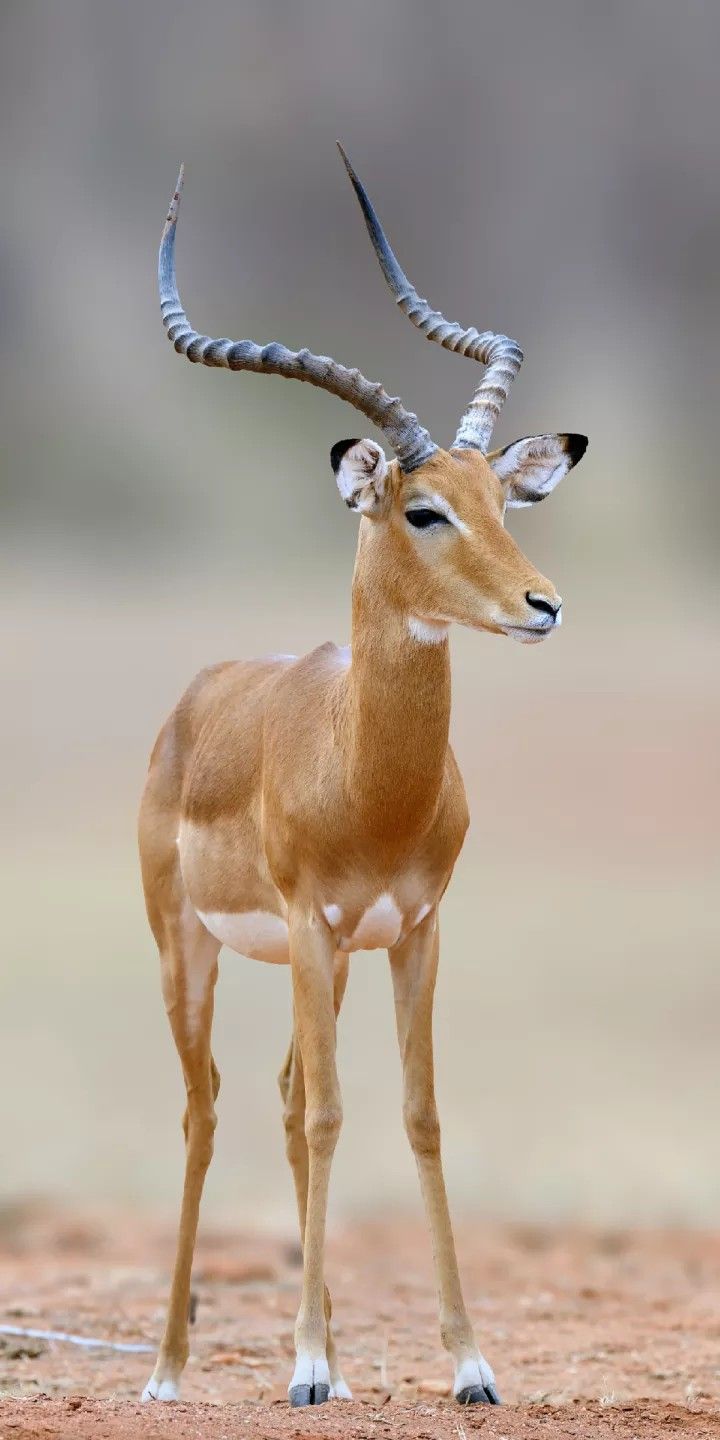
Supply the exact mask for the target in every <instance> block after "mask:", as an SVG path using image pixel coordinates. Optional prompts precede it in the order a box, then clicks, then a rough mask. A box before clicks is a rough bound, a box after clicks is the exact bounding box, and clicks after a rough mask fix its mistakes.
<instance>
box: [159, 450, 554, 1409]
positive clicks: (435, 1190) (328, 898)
mask: <svg viewBox="0 0 720 1440" xmlns="http://www.w3.org/2000/svg"><path fill="white" fill-rule="evenodd" d="M491 459H492V457H491ZM388 479H389V484H388V485H387V488H386V492H385V494H384V495H383V497H381V502H379V503H378V513H376V514H375V515H373V517H372V518H363V519H362V521H361V526H360V538H359V544H358V552H357V561H356V566H355V575H354V581H353V606H352V646H351V656H352V659H351V664H350V665H349V666H348V664H347V663H346V660H345V659H344V658H343V656H342V654H341V652H339V651H338V650H337V649H336V647H335V646H334V645H332V644H326V645H322V646H320V648H319V649H317V650H315V651H313V652H312V653H311V654H309V655H307V656H305V657H303V658H302V659H299V660H296V661H288V660H258V661H252V662H239V663H228V664H224V665H217V666H214V667H213V668H211V669H209V670H206V671H203V672H202V673H201V674H200V675H199V676H198V677H197V679H196V680H195V681H194V682H193V684H192V685H191V686H190V688H189V690H188V691H187V692H186V694H185V695H184V696H183V698H182V700H181V701H180V703H179V705H178V706H177V709H176V710H175V711H174V712H173V714H172V715H171V716H170V719H169V720H168V721H167V723H166V725H165V726H164V728H163V730H162V732H161V734H160V736H159V738H158V741H157V743H156V745H155V749H154V751H153V754H152V759H151V762H150V772H149V776H148V780H147V786H146V789H145V794H144V797H143V802H142V809H141V815H140V847H141V856H142V873H143V883H144V888H145V895H146V901H147V909H148V915H149V918H150V923H151V926H152V929H153V932H154V934H155V938H156V940H157V943H158V947H159V949H160V954H161V958H162V969H163V986H164V994H165V1000H166V1004H167V1006H168V1012H169V1015H170V1020H171V1024H172V1028H173V1034H174V1037H175V1041H176V1044H177V1047H178V1051H179V1054H180V1058H181V1061H182V1065H183V1072H184V1076H185V1081H186V1085H187V1090H188V1110H187V1117H186V1137H187V1173H186V1182H185V1192H184V1199H183V1209H182V1216H181V1221H180V1234H179V1239H178V1252H177V1259H176V1266H175V1275H174V1279H173V1286H172V1293H171V1299H170V1308H169V1314H168V1320H167V1327H166V1332H165V1337H164V1340H163V1343H162V1347H161V1350H160V1354H159V1357H158V1362H157V1366H156V1370H155V1375H154V1381H153V1383H154V1385H155V1390H156V1391H157V1389H158V1388H159V1387H160V1386H161V1385H162V1384H163V1383H164V1382H169V1383H170V1384H171V1385H176V1384H177V1382H178V1380H179V1376H180V1372H181V1370H182V1368H183V1365H184V1363H185V1360H186V1358H187V1349H188V1347H187V1308H188V1296H189V1287H190V1267H191V1263H192V1251H193V1245H194V1239H195V1232H196V1227H197V1219H198V1208H199V1203H200V1194H201V1190H202V1183H203V1179H204V1174H205V1171H206V1169H207V1165H208V1163H209V1160H210V1156H211V1153H212V1136H213V1130H214V1125H215V1114H214V1098H215V1096H216V1094H217V1088H218V1085H219V1078H218V1076H217V1072H216V1070H215V1068H214V1065H213V1061H212V1056H211V1051H210V1027H211V1022H212V991H213V986H214V980H215V973H216V965H215V964H214V958H213V954H212V951H210V953H209V959H208V951H207V946H208V944H210V945H211V946H212V944H214V943H215V942H212V941H210V939H209V937H208V936H207V932H205V931H204V930H203V927H202V926H201V924H200V921H199V920H194V919H193V918H192V917H193V916H194V915H195V912H197V911H201V912H204V913H207V912H233V913H236V912H244V911H264V912H269V913H271V914H274V915H278V916H281V917H283V918H286V919H287V923H288V931H289V958H290V964H291V971H292V983H293V995H294V1017H295V1030H294V1036H293V1039H292V1042H291V1047H290V1052H289V1055H288V1060H287V1062H286V1066H285V1067H284V1069H283V1072H282V1076H281V1088H282V1093H283V1100H284V1104H285V1124H286V1131H287V1148H288V1156H289V1159H290V1162H291V1165H292V1168H293V1173H294V1177H295V1185H296V1191H297V1200H298V1211H299V1217H300V1227H301V1233H302V1237H303V1242H304V1280H303V1292H302V1301H301V1306H300V1312H299V1315H298V1321H297V1327H296V1344H297V1348H298V1352H299V1353H300V1354H303V1355H306V1354H309V1355H310V1356H311V1357H313V1358H314V1359H315V1360H316V1361H317V1363H318V1365H319V1364H320V1362H321V1361H322V1359H323V1357H326V1358H327V1361H328V1364H329V1367H330V1371H331V1379H332V1377H333V1376H335V1377H337V1375H338V1373H339V1372H338V1371H337V1361H336V1358H335V1354H334V1346H333V1344H332V1340H331V1336H330V1329H329V1313H330V1305H329V1296H328V1295H327V1292H326V1290H325V1286H324V1266H323V1252H324V1238H325V1214H326V1206H327V1192H328V1184H329V1176H330V1165H331V1160H332V1155H333V1150H334V1148H335V1142H336V1140H337V1136H338V1132H339V1128H340V1123H341V1115H342V1110H341V1100H340V1090H339V1084H338V1078H337V1073H336V1067H335V1022H336V1014H337V1011H338V1009H339V1005H340V1000H341V998H342V992H343V990H344V983H345V976H346V974H347V960H346V959H345V958H339V957H338V956H337V954H336V940H337V937H336V936H334V935H333V933H332V931H331V928H330V927H329V925H328V923H327V921H326V919H325V917H324V907H327V906H330V905H331V906H336V907H339V908H340V910H341V912H342V917H343V918H342V924H341V932H342V934H343V935H351V934H352V933H353V931H354V929H355V928H356V926H357V925H358V924H359V922H360V920H361V917H362V916H363V914H364V913H365V912H366V911H367V909H368V908H369V907H370V906H372V905H373V903H374V902H376V901H377V899H378V897H379V896H381V895H383V894H388V895H390V896H392V897H393V898H394V900H395V901H396V903H397V907H398V909H399V911H400V912H401V914H402V916H403V933H402V935H401V937H400V940H399V942H398V944H397V945H396V947H395V948H394V950H393V951H392V953H391V963H392V972H393V982H394V989H395V1002H396V1009H397V1027H398V1037H399V1043H400V1050H401V1055H402V1061H403V1074H404V1089H405V1100H404V1116H405V1123H406V1128H407V1132H408V1135H409V1139H410V1143H411V1145H412V1147H413V1149H414V1152H415V1155H416V1159H417V1164H418V1169H419V1172H420V1177H421V1181H422V1188H423V1194H424V1198H425V1203H426V1207H427V1213H428V1219H429V1223H430V1226H431V1229H432V1235H433V1250H434V1255H435V1260H436V1266H437V1275H438V1287H439V1293H440V1309H441V1330H442V1338H443V1342H444V1344H445V1345H446V1347H447V1348H448V1350H449V1351H450V1353H451V1354H452V1356H453V1358H454V1360H455V1364H456V1369H457V1367H458V1366H460V1365H461V1364H462V1363H463V1362H465V1361H467V1360H468V1359H472V1357H474V1356H477V1354H478V1352H477V1349H476V1346H475V1340H474V1337H473V1334H472V1329H471V1326H470V1322H469V1320H468V1317H467V1313H466V1311H465V1307H464V1304H463V1300H462V1294H461V1290H460V1282H459V1278H458V1271H457V1262H456V1259H455V1250H454V1244H453V1237H452V1231H451V1226H450V1219H449V1214H448V1208H447V1199H446V1196H445V1188H444V1183H443V1177H442V1169H441V1162H440V1138H439V1126H438V1121H437V1112H436V1108H435V1098H434V1085H433V1061H432V1036H431V1021H432V1000H433V990H434V984H435V974H436V969H437V960H438V924H437V907H438V904H439V901H440V899H441V897H442V894H443V892H444V890H445V888H446V886H447V884H448V881H449V879H450V876H451V874H452V870H453V866H454V864H455V861H456V859H457V856H458V853H459V851H460V848H461V846H462V843H463V838H464V836H465V831H466V828H467V824H468V811H467V805H466V800H465V793H464V789H463V784H462V780H461V777H460V774H459V771H458V767H457V764H456V762H455V758H454V756H453V753H452V751H451V749H450V747H449V745H448V731H449V721H450V663H449V655H448V645H447V643H446V642H444V641H443V642H441V643H438V644H421V643H418V641H417V640H416V639H414V638H413V637H412V635H411V634H410V632H409V630H408V621H409V618H410V617H413V616H414V617H416V618H419V619H420V620H421V621H423V622H433V621H434V622H439V621H442V622H444V621H458V622H460V623H462V624H465V625H470V626H474V627H477V628H480V629H485V630H489V631H495V632H497V631H501V630H502V629H503V626H505V625H509V626H526V625H527V624H528V621H529V620H530V619H532V612H531V611H530V610H529V608H528V603H527V601H526V599H525V596H526V592H527V591H532V592H534V593H536V594H540V595H542V596H547V597H548V600H549V601H551V602H553V603H557V597H556V595H555V591H554V589H553V586H552V585H551V584H550V583H549V582H548V581H547V580H545V579H544V577H542V576H541V575H539V574H538V573H537V571H536V570H535V569H534V568H533V567H532V565H531V564H530V563H529V562H528V560H526V558H525V557H524V556H523V554H522V553H521V551H520V550H519V549H518V547H517V545H516V544H515V542H514V541H513V540H512V538H511V537H510V535H509V534H508V533H507V532H506V531H505V529H504V528H503V509H504V492H503V486H502V484H501V483H500V481H499V480H498V478H497V477H496V475H495V473H494V471H493V469H492V466H491V463H490V462H489V461H488V460H487V459H486V458H485V457H484V456H482V455H481V454H480V453H479V452H477V451H470V450H467V451H456V452H443V451H439V452H437V453H436V454H434V455H433V456H432V457H431V459H430V460H429V461H427V462H426V464H424V465H423V466H421V467H420V468H419V469H417V470H416V471H414V472H413V473H412V474H410V475H409V476H405V475H403V474H402V473H401V472H400V470H399V467H398V465H397V463H396V462H394V463H393V464H392V466H391V467H390V471H389V472H388ZM433 494H435V495H438V496H441V497H442V498H443V499H444V500H445V501H446V502H447V503H448V504H449V505H450V506H452V508H453V510H454V512H455V513H456V514H457V516H458V517H459V519H460V520H461V521H462V522H463V525H464V526H465V527H467V533H464V531H463V532H461V531H459V530H458V529H457V528H456V527H455V526H450V525H448V526H443V527H441V528H439V529H438V533H436V534H435V533H433V534H428V533H427V532H422V533H416V532H414V531H412V530H411V529H410V527H409V525H408V522H407V520H406V518H405V507H406V506H407V505H408V504H409V502H410V501H411V499H413V498H415V499H417V497H421V498H422V497H424V498H427V497H428V496H431V495H433ZM422 906H424V907H428V906H429V907H430V908H429V911H428V913H427V914H426V915H425V918H423V919H421V921H420V923H419V924H418V923H415V921H416V917H417V916H418V913H419V912H420V910H421V907H422ZM203 947H204V959H205V964H206V969H207V980H206V982H205V990H204V992H203V995H204V998H202V997H201V1003H200V1004H199V1005H198V1003H197V999H196V1001H195V1007H194V1008H195V1017H196V1020H197V1016H198V1014H199V1016H200V1023H199V1024H193V1025H191V1024H190V1022H189V1019H188V1015H189V1007H188V991H189V988H190V978H189V977H190V976H191V974H192V973H195V971H194V967H196V965H197V963H198V962H197V956H198V954H199V953H200V951H202V950H203ZM218 948H219V947H218ZM196 983H197V982H196ZM190 1008H192V1007H190ZM317 1373H318V1374H319V1373H320V1371H319V1370H318V1371H317ZM333 1383H334V1381H333Z"/></svg>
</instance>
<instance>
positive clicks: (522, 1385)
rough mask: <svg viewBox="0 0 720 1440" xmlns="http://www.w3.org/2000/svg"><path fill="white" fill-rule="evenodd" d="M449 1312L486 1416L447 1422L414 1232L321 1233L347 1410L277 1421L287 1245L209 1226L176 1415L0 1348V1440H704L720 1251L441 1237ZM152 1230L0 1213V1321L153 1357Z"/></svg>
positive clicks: (86, 1361)
mask: <svg viewBox="0 0 720 1440" xmlns="http://www.w3.org/2000/svg"><path fill="white" fill-rule="evenodd" d="M457 1228H458V1246H459V1251H460V1256H461V1261H462V1269H463V1273H464V1277H465V1287H466V1294H467V1298H468V1302H469V1305H470V1307H471V1310H472V1314H473V1317H474V1320H475V1323H476V1326H477V1331H478V1336H479V1339H480V1344H481V1346H482V1348H483V1349H484V1351H485V1352H486V1354H487V1356H488V1358H489V1359H490V1360H491V1362H492V1364H493V1365H494V1367H495V1370H496V1373H497V1377H498V1384H499V1387H500V1390H501V1393H502V1394H503V1397H504V1399H505V1401H506V1404H504V1405H503V1406H502V1407H501V1408H498V1409H494V1408H490V1407H484V1406H483V1407H473V1408H471V1409H467V1410H460V1409H459V1408H458V1407H457V1406H456V1405H454V1404H453V1402H452V1401H451V1399H450V1398H449V1383H448V1382H449V1375H450V1367H449V1364H448V1361H447V1357H446V1356H445V1355H444V1353H443V1351H442V1349H441V1346H440V1344H439V1340H438V1334H437V1317H436V1310H435V1298H434V1290H433V1283H432V1274H431V1268H430V1259H429V1246H428V1241H427V1236H426V1234H425V1231H424V1228H423V1226H422V1224H421V1222H420V1220H419V1219H417V1218H413V1219H412V1220H401V1219H399V1218H393V1220H392V1221H391V1222H389V1223H385V1224H380V1223H378V1222H372V1223H370V1222H367V1223H357V1224H355V1225H352V1226H348V1227H347V1228H345V1229H343V1230H341V1231H339V1232H337V1233H334V1234H333V1236H332V1239H331V1243H330V1245H329V1253H328V1272H329V1281H330V1285H331V1289H332V1291H333V1295H334V1302H335V1311H336V1317H337V1324H336V1334H337V1340H338V1348H339V1351H340V1356H341V1360H342V1363H343V1370H344V1372H345V1376H346V1378H347V1380H348V1382H349V1384H350V1385H351V1386H352V1389H353V1391H354V1393H355V1396H356V1399H355V1401H354V1402H353V1403H352V1404H344V1403H342V1402H333V1403H330V1404H329V1405H326V1406H323V1407H321V1408H318V1409H312V1410H306V1411H296V1410H290V1409H289V1408H288V1405H287V1401H286V1398H285V1387H286V1386H287V1383H288V1379H289V1377H290V1373H291V1370H292V1329H293V1320H294V1313H295V1308H296V1305H297V1301H298V1289H299V1267H298V1253H297V1246H296V1245H295V1244H294V1242H293V1241H292V1240H291V1239H279V1238H278V1237H276V1236H273V1237H269V1236H267V1235H260V1236H257V1235H255V1236H253V1235H251V1234H249V1233H247V1232H242V1233H236V1232H230V1231H219V1230H209V1229H208V1227H205V1230H204V1233H203V1236H202V1240H201V1243H200V1245H199V1246H198V1255H197V1265H196V1270H195V1282H194V1283H195V1291H196V1295H197V1320H196V1324H195V1327H194V1330H193V1338H192V1351H193V1353H192V1358H191V1360H190V1363H189V1365H188V1368H187V1371H186V1374H185V1383H184V1388H183V1400H182V1402H181V1403H179V1404H177V1405H174V1406H162V1407H161V1406H159V1405H145V1406H141V1405H140V1404H139V1403H138V1399H137V1397H138V1394H139V1391H140V1389H141V1387H142V1385H143V1383H144V1381H145V1379H146V1378H147V1375H148V1374H149V1372H150V1370H151V1368H152V1356H150V1355H142V1354H141V1355H136V1354H122V1353H119V1352H117V1351H113V1350H109V1349H101V1350H84V1349H81V1348H79V1347H77V1346H75V1345H71V1344H67V1343H60V1342H51V1343H47V1342H42V1341H32V1340H22V1339H17V1338H14V1337H9V1336H2V1335H0V1437H2V1440H5V1437H8V1440H9V1437H13V1440H14V1437H19V1436H23V1437H52V1436H58V1437H60V1436H62V1437H63V1440H65V1437H67V1440H73V1437H78V1440H83V1437H86V1436H89V1435H93V1436H100V1437H108V1440H129V1437H135V1436H137V1437H148V1440H149V1437H159V1436H161V1435H163V1436H165V1435H170V1436H172V1437H174V1440H185V1437H187V1440H190V1437H193V1440H195V1437H197V1436H202V1437H207V1440H222V1437H229V1436H232V1437H236V1436H237V1435H238V1434H239V1433H243V1432H244V1433H246V1434H252V1435H257V1436H259V1437H268V1440H270V1437H274V1436H276V1435H277V1436H280V1435H285V1436H308V1437H310V1436H312V1437H318V1436H321V1437H325V1440H333V1437H335V1436H344V1437H351V1440H355V1437H358V1440H359V1437H368V1436H375V1437H378V1440H410V1437H413V1440H415V1437H418V1440H431V1437H433V1440H435V1437H441V1440H445V1437H447V1440H464V1437H465V1436H467V1437H469V1436H470V1435H471V1434H472V1433H473V1432H475V1431H477V1430H479V1429H483V1430H484V1432H485V1436H486V1440H492V1437H497V1440H516V1437H525V1436H527V1437H535V1436H541V1435H542V1436H551V1435H556V1434H561V1435H566V1436H578V1437H584V1436H587V1435H590V1434H592V1435H595V1434H600V1435H605V1434H607V1435H608V1436H609V1435H613V1436H620V1437H625V1436H627V1440H646V1437H648V1440H649V1437H657V1436H660V1435H663V1436H665V1435H667V1434H668V1433H669V1432H673V1434H677V1435H678V1436H679V1437H682V1436H685V1435H687V1436H698V1437H701V1436H702V1437H706V1436H711V1435H712V1436H713V1437H717V1440H720V1237H718V1236H707V1235H699V1234H686V1233H681V1232H667V1233H662V1234H660V1233H639V1234H630V1233H614V1232H613V1233H606V1232H602V1233H599V1232H591V1231H576V1230H568V1229H565V1230H544V1229H535V1228H532V1229H531V1228H520V1227H514V1228H508V1227H503V1228H499V1227H494V1228H493V1227H489V1226H486V1225H472V1224H469V1223H465V1224H462V1225H459V1226H458V1227H457ZM171 1244H172V1236H171V1232H170V1231H169V1230H168V1228H167V1226H164V1225H163V1226H161V1225H157V1224H152V1223H148V1222H142V1223H141V1222H139V1221H138V1220H136V1219H133V1218H132V1217H129V1216H127V1215H125V1216H122V1215H119V1216H117V1217H115V1218H114V1219H113V1220H112V1222H110V1221H108V1219H107V1217H105V1218H104V1219H102V1220H97V1219H84V1220H82V1221H79V1220H78V1219H77V1218H74V1219H68V1218H67V1217H64V1218H63V1217H61V1216H58V1214H57V1212H55V1213H53V1212H51V1211H46V1210H44V1209H43V1208H42V1207H24V1208H22V1209H18V1210H14V1209H10V1208H6V1210H5V1212H0V1267H1V1270H0V1274H1V1287H0V1324H10V1325H16V1326H20V1327H24V1328H39V1329H54V1330H63V1331H71V1332H73V1333H77V1334H82V1335H85V1336H96V1337H101V1338H104V1339H109V1340H115V1341H137V1342H142V1341H145V1342H146V1343H149V1344H152V1345H154V1344H155V1342H156V1341H157V1337H158V1335H159V1333H160V1327H161V1323H162V1313H163V1306H164V1301H165V1296H166V1291H167V1271H168V1265H169V1260H170V1256H171Z"/></svg>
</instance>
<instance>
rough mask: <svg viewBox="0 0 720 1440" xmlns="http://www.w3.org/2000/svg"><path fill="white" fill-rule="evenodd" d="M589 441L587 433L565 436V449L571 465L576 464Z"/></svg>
mask: <svg viewBox="0 0 720 1440" xmlns="http://www.w3.org/2000/svg"><path fill="white" fill-rule="evenodd" d="M589 443H590V442H589V440H588V437H587V435H566V436H565V449H566V451H567V453H568V455H569V456H570V459H571V460H572V463H573V465H577V463H578V460H582V457H583V455H584V454H585V451H586V450H587V447H588V445H589Z"/></svg>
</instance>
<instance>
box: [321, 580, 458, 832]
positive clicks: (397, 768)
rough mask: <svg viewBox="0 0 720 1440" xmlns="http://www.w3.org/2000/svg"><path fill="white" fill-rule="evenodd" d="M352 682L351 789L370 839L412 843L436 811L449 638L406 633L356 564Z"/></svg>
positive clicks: (443, 755) (443, 756) (445, 729)
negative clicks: (423, 639) (431, 641)
mask: <svg viewBox="0 0 720 1440" xmlns="http://www.w3.org/2000/svg"><path fill="white" fill-rule="evenodd" d="M351 654H352V659H351V665H350V670H349V673H348V676H347V686H348V689H347V700H348V721H349V724H348V730H347V739H348V745H349V754H348V770H347V774H348V789H349V792H350V797H351V800H352V802H353V804H354V806H355V807H356V813H357V814H359V815H362V816H363V818H364V820H365V822H366V823H367V824H368V826H369V827H370V828H371V829H372V831H373V833H374V834H376V835H377V836H378V838H380V837H381V836H388V837H393V838H395V837H398V836H401V835H403V836H407V837H408V838H410V836H412V835H413V834H415V833H421V832H422V831H423V830H424V828H425V827H426V826H427V824H428V823H429V821H430V820H431V819H432V817H433V815H434V813H435V810H436V808H437V802H438V797H439V795H440V791H441V788H442V784H443V777H444V774H445V765H446V760H447V749H448V736H449V730H450V657H449V646H448V642H447V640H443V641H441V642H440V643H439V644H436V645H425V644H421V643H419V642H418V641H417V640H415V639H414V638H413V637H412V636H411V635H410V633H409V631H408V628H407V621H406V619H405V617H404V616H403V615H402V614H401V613H400V612H399V611H398V610H397V609H396V608H395V607H393V604H392V600H391V598H390V597H388V595H387V594H383V593H382V592H381V591H378V589H377V587H376V586H375V585H372V586H371V585H369V584H368V583H367V579H366V577H364V576H363V574H362V571H361V569H360V567H359V566H356V571H355V577H354V580H353V593H352V651H351Z"/></svg>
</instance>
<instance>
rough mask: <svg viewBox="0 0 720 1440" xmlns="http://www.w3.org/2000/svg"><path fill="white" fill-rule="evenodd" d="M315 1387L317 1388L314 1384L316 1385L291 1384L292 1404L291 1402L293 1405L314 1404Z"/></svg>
mask: <svg viewBox="0 0 720 1440" xmlns="http://www.w3.org/2000/svg"><path fill="white" fill-rule="evenodd" d="M314 1389H315V1386H314V1385H291V1386H290V1404H291V1405H312V1403H313V1401H312V1397H313V1391H314Z"/></svg>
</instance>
